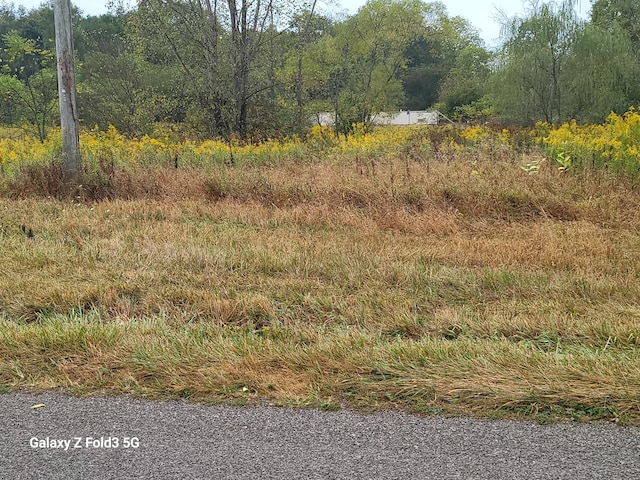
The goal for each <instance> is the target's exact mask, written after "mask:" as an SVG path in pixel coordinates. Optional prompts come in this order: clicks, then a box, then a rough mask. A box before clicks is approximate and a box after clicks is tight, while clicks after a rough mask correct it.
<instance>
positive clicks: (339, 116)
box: [305, 0, 424, 132]
mask: <svg viewBox="0 0 640 480" xmlns="http://www.w3.org/2000/svg"><path fill="white" fill-rule="evenodd" d="M423 7H424V4H422V3H421V2H420V1H418V0H402V1H393V0H370V1H369V2H368V3H366V4H365V5H364V6H363V7H362V8H361V9H360V10H359V11H358V13H357V14H356V15H355V16H353V17H350V18H349V19H347V20H346V21H345V22H343V23H341V24H339V25H336V26H335V34H334V35H331V36H325V37H323V38H322V40H321V41H320V42H318V44H317V45H316V46H315V47H313V48H310V49H309V51H308V55H307V57H306V61H305V67H306V68H307V69H308V71H313V72H314V74H313V75H310V77H311V78H312V79H313V81H314V83H315V88H314V89H315V91H316V98H318V99H320V98H322V99H323V100H324V104H325V107H327V108H328V109H329V110H331V111H332V112H333V113H334V118H335V128H336V131H337V132H338V131H342V132H347V131H349V130H350V129H351V126H352V124H354V123H362V124H363V125H364V126H365V127H367V126H369V125H370V124H371V122H372V120H373V118H374V117H375V115H376V114H378V113H379V112H382V111H387V110H394V109H397V108H399V107H400V106H401V105H402V102H403V100H404V93H403V90H402V82H401V80H400V74H401V72H402V71H403V70H404V68H406V65H407V56H406V49H407V46H408V45H409V44H410V43H411V42H413V41H414V40H415V39H416V38H417V37H418V35H419V34H420V32H421V29H422V27H423Z"/></svg>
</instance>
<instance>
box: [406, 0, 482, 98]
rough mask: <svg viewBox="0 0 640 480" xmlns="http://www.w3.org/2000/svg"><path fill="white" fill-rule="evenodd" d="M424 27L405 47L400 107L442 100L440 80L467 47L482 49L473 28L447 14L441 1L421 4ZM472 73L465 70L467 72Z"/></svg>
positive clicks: (454, 65) (448, 72)
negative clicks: (405, 66)
mask: <svg viewBox="0 0 640 480" xmlns="http://www.w3.org/2000/svg"><path fill="white" fill-rule="evenodd" d="M423 18H424V28H423V29H422V31H421V33H420V35H419V36H418V37H417V38H416V39H415V40H414V41H413V42H412V43H410V44H409V45H408V47H407V50H406V52H405V53H406V55H407V59H408V62H407V68H406V70H405V71H404V72H403V73H402V76H401V77H402V83H403V89H404V93H405V96H406V99H405V104H404V107H405V108H407V109H409V110H423V109H426V108H429V107H431V106H432V105H434V104H435V103H436V102H438V101H439V100H442V98H441V97H442V88H443V83H444V82H445V80H446V79H447V77H448V76H449V75H450V74H451V73H452V70H453V69H454V68H455V67H456V65H457V64H458V65H459V66H461V65H460V64H459V61H458V57H459V56H460V55H461V54H462V53H463V52H464V51H465V50H466V49H468V48H475V49H477V51H476V54H480V50H484V46H483V43H482V41H481V40H480V37H479V36H478V33H477V31H476V30H475V29H474V28H473V27H472V26H471V25H470V24H469V22H468V21H466V20H465V19H463V18H461V17H449V16H448V14H447V9H446V7H445V6H444V5H443V4H442V3H441V2H432V3H427V4H424V5H423ZM473 73H474V72H468V73H467V75H469V74H473Z"/></svg>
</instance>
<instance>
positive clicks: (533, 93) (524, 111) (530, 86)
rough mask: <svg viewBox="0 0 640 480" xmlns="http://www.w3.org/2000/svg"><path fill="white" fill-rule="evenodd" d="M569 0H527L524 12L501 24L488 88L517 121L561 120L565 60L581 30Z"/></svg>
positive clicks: (504, 111)
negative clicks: (496, 65)
mask: <svg viewBox="0 0 640 480" xmlns="http://www.w3.org/2000/svg"><path fill="white" fill-rule="evenodd" d="M573 4H574V2H573V1H564V2H562V3H556V2H550V3H540V2H530V3H529V9H528V11H527V12H526V14H525V16H523V17H520V16H517V17H514V18H512V19H511V20H510V21H509V23H507V24H506V25H504V26H503V32H502V34H503V36H505V37H506V41H505V44H504V46H503V49H502V52H501V57H500V60H499V61H500V64H499V70H498V72H497V74H496V76H495V78H494V83H493V87H494V102H495V105H496V108H497V110H498V111H499V112H502V114H503V115H504V116H505V117H507V118H509V119H511V120H516V121H520V122H523V123H530V122H534V121H536V120H544V121H547V122H560V121H563V120H565V119H566V118H567V108H566V104H565V101H566V97H565V93H566V89H565V86H566V84H567V80H568V78H569V77H570V76H571V75H572V72H571V71H570V69H569V60H570V58H571V53H572V48H573V45H574V44H575V41H576V39H577V37H578V34H579V32H580V30H581V28H582V23H581V21H580V20H579V18H578V16H577V13H576V11H575V8H574V5H573Z"/></svg>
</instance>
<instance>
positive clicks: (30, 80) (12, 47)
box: [0, 30, 58, 141]
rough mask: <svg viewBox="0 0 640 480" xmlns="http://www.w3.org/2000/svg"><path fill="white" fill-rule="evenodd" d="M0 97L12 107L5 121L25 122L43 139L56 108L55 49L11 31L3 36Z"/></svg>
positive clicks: (6, 104) (6, 114)
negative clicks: (51, 49)
mask: <svg viewBox="0 0 640 480" xmlns="http://www.w3.org/2000/svg"><path fill="white" fill-rule="evenodd" d="M2 44H3V45H4V48H3V49H2V55H1V59H2V73H1V75H0V97H1V98H2V103H3V104H4V106H6V107H7V108H8V109H9V110H8V112H6V113H5V121H10V122H11V123H18V124H23V126H27V128H29V129H32V130H33V133H35V134H36V135H37V136H38V138H39V139H40V141H44V139H45V138H46V136H47V131H48V129H49V127H50V126H51V123H52V121H53V118H54V115H55V112H56V111H57V110H56V107H57V104H56V99H57V98H58V94H57V89H56V85H57V76H56V73H55V71H54V70H53V68H51V67H50V65H52V64H53V52H51V51H47V50H43V49H41V48H38V47H37V46H36V42H35V41H34V40H32V39H27V38H23V37H22V36H20V34H18V32H17V31H15V30H12V31H10V32H9V33H7V34H5V35H3V37H2Z"/></svg>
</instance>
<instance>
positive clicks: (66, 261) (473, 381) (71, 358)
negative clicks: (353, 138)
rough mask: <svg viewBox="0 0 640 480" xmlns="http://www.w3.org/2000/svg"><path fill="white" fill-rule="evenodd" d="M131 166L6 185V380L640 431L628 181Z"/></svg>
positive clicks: (350, 166) (1, 335)
mask: <svg viewBox="0 0 640 480" xmlns="http://www.w3.org/2000/svg"><path fill="white" fill-rule="evenodd" d="M114 178H115V179H118V180H117V181H113V182H111V183H109V185H108V186H109V189H108V195H97V198H102V200H91V199H92V198H94V196H92V195H89V194H87V195H84V196H82V195H81V196H80V198H76V199H75V200H70V199H66V200H55V199H52V198H41V197H38V196H36V195H34V194H33V190H31V193H28V192H29V189H24V191H23V193H22V194H18V193H16V192H20V189H19V188H18V187H19V184H13V185H12V186H11V188H10V189H8V190H7V191H8V192H9V193H8V195H9V196H8V197H7V198H5V199H3V200H2V205H1V206H0V245H1V246H2V248H1V249H0V262H1V263H2V269H1V271H0V308H1V309H2V318H1V319H0V327H1V328H0V389H2V388H5V389H6V388H15V387H27V386H33V387H43V388H51V387H59V386H62V387H65V388H69V389H71V390H73V391H78V392H85V393H86V392H128V393H133V394H137V395H147V396H170V397H175V396H183V397H189V398H194V399H197V400H211V399H215V400H220V401H237V402H242V403H246V402H256V401H270V402H274V403H279V404H296V405H316V406H323V407H325V408H337V407H339V406H340V405H343V404H346V405H351V406H356V407H360V408H390V407H402V408H409V409H411V410H412V411H416V412H426V413H428V412H436V411H445V412H450V413H475V414H480V415H492V416H500V415H512V414H518V415H527V416H536V417H537V418H538V419H540V420H546V419H549V418H553V417H554V416H564V417H566V416H569V417H571V418H610V419H615V420H617V421H618V420H621V421H623V422H626V423H633V424H637V423H639V420H640V394H639V393H638V392H640V365H639V362H638V361H639V357H638V345H639V344H640V329H639V325H640V307H639V306H638V298H640V286H639V285H640V284H639V283H638V275H639V273H638V265H640V249H639V248H638V245H640V242H639V241H640V238H639V235H638V229H639V227H640V211H639V210H638V209H637V205H638V203H639V200H640V194H639V193H638V192H637V191H636V190H635V189H633V188H632V187H631V186H629V185H627V184H626V183H625V181H624V180H622V179H619V178H615V177H611V176H607V175H606V173H598V174H593V173H589V172H586V173H582V174H580V175H574V176H572V175H560V174H558V173H557V172H554V171H553V170H552V169H551V168H548V167H547V168H543V169H542V170H541V172H540V173H539V174H538V175H528V174H526V173H525V172H524V171H523V170H522V169H520V164H519V163H518V162H509V161H506V160H491V159H489V158H487V157H479V158H473V159H469V158H466V157H463V158H460V159H449V161H448V162H447V161H442V162H438V161H429V162H407V161H405V160H402V159H391V158H390V159H387V160H380V159H377V160H367V161H364V160H361V159H355V160H342V161H338V160H336V161H333V162H328V161H327V162H300V163H293V162H287V163H283V164H281V165H272V166H266V167H260V168H257V167H251V166H244V167H241V168H239V167H235V168H234V167H227V168H223V167H220V168H217V169H213V170H209V171H203V170H189V169H178V170H175V169H168V168H167V169H160V170H156V171H154V172H129V173H127V174H125V173H124V172H115V173H114ZM22 181H23V182H24V181H27V182H28V181H29V180H28V179H27V180H25V179H23V180H22ZM16 189H17V190H16ZM87 191H88V190H85V192H87ZM25 192H26V193H25ZM27 193H28V194H27ZM21 225H25V226H27V227H28V228H31V229H32V231H33V234H34V237H33V238H27V237H26V236H25V235H24V234H23V232H22V231H21V228H20V227H21ZM3 386H4V387H3Z"/></svg>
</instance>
